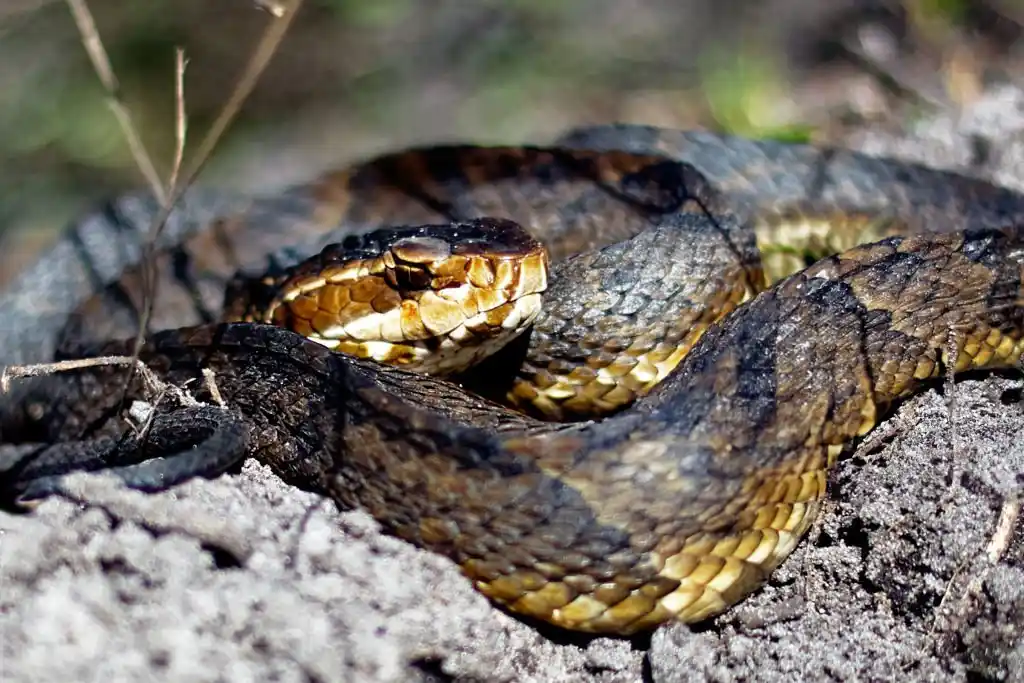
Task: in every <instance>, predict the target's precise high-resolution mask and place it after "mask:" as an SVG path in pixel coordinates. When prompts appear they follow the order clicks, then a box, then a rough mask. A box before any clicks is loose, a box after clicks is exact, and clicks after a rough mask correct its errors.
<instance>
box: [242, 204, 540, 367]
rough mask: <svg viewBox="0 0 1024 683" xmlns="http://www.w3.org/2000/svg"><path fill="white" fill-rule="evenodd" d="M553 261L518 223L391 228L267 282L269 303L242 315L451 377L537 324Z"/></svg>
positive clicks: (321, 341) (368, 355) (337, 348)
mask: <svg viewBox="0 0 1024 683" xmlns="http://www.w3.org/2000/svg"><path fill="white" fill-rule="evenodd" d="M548 262H549V261H548V255H547V251H546V249H545V248H544V246H543V245H542V244H541V243H540V242H538V241H537V240H535V239H534V238H533V237H531V236H530V235H529V234H528V233H526V231H525V230H524V229H523V228H521V227H520V226H519V225H518V224H515V223H513V222H511V221H504V220H496V219H480V220H476V221H470V222H467V223H460V224H456V225H454V226H441V225H437V226H434V225H427V226H417V227H403V228H394V229H388V230H382V231H377V232H375V233H370V234H368V235H365V236H363V237H362V238H361V239H347V240H346V241H344V242H342V243H337V244H331V245H329V246H328V247H326V248H325V249H324V250H323V251H322V252H321V253H320V254H318V255H317V256H314V257H312V258H310V259H307V260H305V261H303V262H301V263H300V264H299V265H297V266H295V267H294V268H292V269H290V270H289V271H288V272H287V273H286V274H284V275H282V276H279V277H277V278H274V279H272V280H270V281H264V282H263V283H262V284H263V285H264V286H268V287H270V290H271V292H272V295H271V296H270V297H269V300H267V301H265V302H264V303H259V304H255V305H252V306H251V307H250V309H249V311H248V312H247V313H246V314H245V315H244V316H242V317H241V319H242V320H244V321H247V322H263V323H270V324H275V325H278V326H281V327H285V328H287V329H290V330H292V331H294V332H297V333H299V334H301V335H303V336H304V337H307V338H309V339H311V340H313V341H315V342H317V343H319V344H322V345H324V346H326V347H327V348H330V349H333V350H335V351H340V352H343V353H347V354H349V355H353V356H358V357H361V358H370V359H373V360H375V361H378V362H381V363H386V364H389V365H398V366H401V367H403V368H404V369H406V370H410V371H414V372H421V373H429V374H437V375H448V374H452V373H456V372H461V371H463V370H465V369H467V368H468V367H470V366H472V365H473V364H474V363H476V362H477V361H478V360H480V359H481V358H483V357H486V356H489V355H491V354H493V353H494V352H496V351H497V350H498V349H500V348H501V347H503V346H504V345H505V344H507V343H508V342H510V341H511V340H512V339H514V338H516V337H517V336H519V335H520V334H522V333H523V332H524V331H525V330H526V329H527V328H528V327H529V326H530V325H531V324H532V323H533V321H534V320H535V319H536V317H537V315H538V314H539V313H540V311H541V303H542V302H541V294H542V293H543V292H544V290H545V289H547V283H548Z"/></svg>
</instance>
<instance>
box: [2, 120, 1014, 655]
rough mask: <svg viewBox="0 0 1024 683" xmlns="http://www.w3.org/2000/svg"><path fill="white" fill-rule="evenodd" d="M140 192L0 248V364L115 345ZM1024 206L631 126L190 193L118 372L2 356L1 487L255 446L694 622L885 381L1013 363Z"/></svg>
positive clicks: (727, 589) (888, 398) (121, 340)
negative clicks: (396, 288)
mask: <svg viewBox="0 0 1024 683" xmlns="http://www.w3.org/2000/svg"><path fill="white" fill-rule="evenodd" d="M156 210H157V207H156V206H155V205H154V204H153V203H152V200H147V199H146V198H145V197H142V196H138V195H135V196H126V197H123V198H121V199H119V200H117V201H115V202H113V203H111V204H109V205H107V206H106V207H105V208H104V210H103V211H101V212H99V213H97V214H93V215H92V216H90V217H88V218H87V219H85V220H83V221H82V222H81V223H80V224H79V225H78V226H76V227H74V228H73V229H72V230H71V231H70V232H69V233H68V235H67V236H66V237H65V238H64V240H63V241H62V242H60V243H58V245H57V246H56V247H55V248H54V249H53V250H52V251H51V252H50V253H49V254H48V255H45V256H44V257H43V258H42V259H41V260H40V261H39V262H38V263H37V264H36V265H35V266H33V267H30V268H28V269H27V270H26V271H25V272H24V273H22V274H21V275H20V276H19V277H18V278H16V279H15V280H14V281H13V282H12V283H11V284H10V285H9V286H8V288H7V291H6V292H5V293H4V295H3V297H2V298H0V317H2V318H3V319H4V320H5V321H9V322H8V324H7V325H6V327H5V329H4V330H2V331H0V350H2V352H3V362H5V363H7V364H15V363H24V362H30V361H36V360H48V359H51V358H53V357H55V354H56V356H58V357H88V356H90V355H96V354H101V353H102V354H112V355H126V354H131V352H132V350H133V349H134V340H133V338H132V337H133V335H134V334H135V332H136V330H137V329H138V325H139V316H140V310H141V304H142V301H141V294H140V291H141V283H142V282H143V280H144V279H145V278H146V277H152V275H151V274H150V275H148V276H147V270H146V269H145V268H143V267H142V265H140V259H141V257H142V255H143V253H144V251H143V250H142V248H141V245H142V244H143V243H144V240H145V237H146V235H147V231H148V228H149V224H150V221H151V220H152V216H153V215H154V213H156ZM1022 218H1024V197H1022V196H1021V195H1019V194H1017V193H1015V192H1013V191H1011V190H1009V189H1006V188H1002V187H999V186H997V185H993V184H991V183H988V182H987V181H983V180H980V179H976V178H972V177H970V176H966V175H960V174H956V173H953V172H949V171H943V170H938V169H932V168H928V167H925V166H921V165H917V164H913V163H910V162H906V161H901V160H896V159H884V158H878V157H872V156H867V155H864V154H861V153H857V152H853V151H849V150H844V149H840V148H827V147H821V146H815V145H807V144H791V143H782V142H774V141H767V140H760V141H759V140H750V139H745V138H740V137H734V136H727V135H720V134H716V133H711V132H704V131H681V130H671V129H662V128H655V127H649V126H641V125H635V124H609V125H600V126H592V127H586V128H580V129H576V130H574V131H570V132H569V133H567V134H565V135H564V136H562V137H561V138H559V139H558V140H556V141H555V142H554V143H552V144H550V145H548V146H479V145H470V144H465V145H441V146H433V147H422V148H414V149H408V150H401V151H397V152H391V153H385V154H383V155H381V156H379V157H376V158H372V159H369V160H366V161H363V162H359V163H356V164H354V165H351V166H348V167H346V168H344V169H342V170H340V171H337V172H331V173H328V174H325V175H324V176H322V177H320V178H318V179H316V180H315V181H313V182H311V183H306V184H302V185H298V186H295V187H292V188H290V189H288V190H285V191H283V192H280V193H277V194H274V195H271V196H266V197H255V198H253V197H247V196H233V195H231V196H229V195H228V194H226V193H220V192H208V191H205V190H197V191H196V192H194V193H193V194H192V195H189V196H186V197H185V199H184V201H183V203H182V204H181V205H180V206H179V207H178V208H177V209H176V210H175V212H173V213H172V214H171V218H170V224H169V227H168V229H167V230H166V231H165V232H164V233H163V235H162V237H161V238H160V241H158V243H157V244H158V246H159V250H158V251H157V252H156V259H155V261H156V264H157V265H158V266H159V268H158V269H157V270H156V271H155V273H156V276H155V277H156V278H157V285H158V286H157V288H156V290H155V291H156V297H155V304H154V308H153V317H152V319H151V321H150V322H151V329H152V330H153V331H152V332H151V333H150V334H149V335H148V336H147V338H146V340H145V344H143V346H142V350H141V352H140V359H141V361H142V362H143V363H144V364H145V366H146V367H147V368H148V370H147V372H140V371H136V370H135V369H133V366H131V364H126V365H120V364H99V365H95V366H90V367H85V368H80V369H77V370H74V371H69V372H61V373H56V374H52V375H49V376H44V377H35V378H31V379H29V380H22V381H18V382H15V383H14V384H13V386H12V388H11V390H10V391H9V392H8V393H7V394H6V395H5V396H4V397H3V402H2V403H0V443H2V445H0V494H2V496H0V497H2V498H3V499H4V500H5V501H7V502H9V503H19V502H22V501H28V500H31V499H34V498H38V497H43V496H45V495H48V494H50V493H53V492H55V491H57V490H59V481H60V477H61V476H62V475H63V474H65V473H67V472H69V471H71V470H76V469H83V470H110V471H112V472H114V473H115V474H117V475H118V476H120V477H121V478H122V479H123V480H124V481H125V482H126V483H127V484H128V485H129V486H132V487H135V488H139V489H142V490H162V489H165V488H168V487H169V486H171V485H173V484H175V483H177V482H179V481H182V480H184V479H186V478H189V477H192V476H199V475H201V476H217V475H218V474H220V473H222V472H224V471H226V470H227V469H229V468H230V467H231V466H232V465H233V464H235V463H237V462H238V461H239V460H241V459H243V458H246V457H254V458H257V459H258V460H260V461H261V462H264V463H266V464H267V465H269V466H270V467H271V468H272V469H273V471H274V472H275V473H277V474H278V475H279V476H281V477H282V478H283V479H284V480H285V481H287V482H289V483H291V484H294V485H296V486H299V487H302V488H305V489H309V490H313V491H317V492H319V493H321V494H323V495H326V496H329V497H330V498H332V499H333V500H334V501H336V502H337V503H338V505H339V506H341V507H343V508H360V509H363V510H366V511H367V512H369V513H370V514H371V515H372V516H373V517H374V518H376V519H377V520H378V521H379V523H380V524H381V525H382V527H383V529H385V530H386V531H387V532H388V533H391V534H393V535H395V536H397V537H399V538H402V539H405V540H407V541H409V542H411V543H413V544H415V545H417V546H419V547H422V548H425V549H427V550H430V551H433V552H435V553H438V554H441V555H443V556H445V557H448V558H450V559H451V560H452V561H453V562H455V563H456V564H457V565H458V566H459V567H460V569H461V571H462V573H463V574H464V575H465V576H466V577H467V579H468V580H469V581H471V582H472V585H473V586H474V587H475V588H476V589H477V590H478V591H480V592H481V593H483V594H484V595H486V596H487V597H488V598H489V599H491V600H492V601H493V602H494V603H495V604H497V605H499V606H501V607H503V608H504V609H506V610H508V611H510V612H512V613H513V614H516V615H519V616H521V617H523V618H526V619H533V620H539V621H540V622H546V623H549V624H552V625H554V626H556V627H559V628H562V629H568V630H573V631H583V632H589V633H599V634H616V635H627V636H628V635H631V634H635V633H639V632H644V631H649V630H651V629H653V628H656V627H658V626H660V625H662V624H665V623H668V622H673V621H682V622H688V623H692V622H697V621H701V620H704V619H707V618H709V617H712V616H714V615H717V614H720V613H721V612H723V611H725V610H726V609H728V608H729V607H731V606H732V605H734V604H736V603H737V602H739V601H740V600H742V599H743V598H744V597H745V596H747V595H749V594H750V593H751V592H753V591H755V590H756V589H757V588H758V587H759V586H761V585H763V584H764V582H765V581H766V580H767V578H768V577H769V576H770V574H771V572H772V571H773V570H774V569H775V568H776V567H777V566H778V565H779V564H780V563H781V562H782V561H783V560H784V559H785V558H786V557H787V556H788V555H789V554H790V553H791V552H792V551H793V550H794V548H795V547H796V546H797V545H798V543H799V542H800V540H801V538H803V537H804V536H805V534H806V533H807V531H808V529H809V528H810V527H811V525H812V523H813V521H814V519H815V517H816V515H817V514H818V512H819V511H820V509H821V507H822V504H823V500H824V499H825V497H826V494H827V489H828V474H829V472H830V469H831V468H832V466H833V465H834V464H835V463H836V461H837V460H838V459H839V458H840V457H841V456H842V455H843V453H845V452H847V451H848V450H849V449H850V448H852V447H853V445H855V444H856V443H857V442H858V440H859V439H861V438H863V437H864V436H865V435H866V434H868V433H869V432H870V431H871V430H872V429H873V428H874V427H875V426H876V425H877V424H878V423H879V422H880V421H881V420H882V419H884V417H885V415H886V413H887V412H888V411H889V410H890V409H891V408H892V406H893V405H894V404H895V403H897V402H898V401H900V400H902V399H904V398H906V397H908V396H910V395H912V394H913V393H915V392H917V391H920V389H921V388H922V387H925V386H928V384H929V383H933V382H935V381H940V380H942V379H943V378H946V379H947V381H949V380H950V378H951V377H952V375H953V374H954V373H959V372H963V371H967V370H977V369H981V370H987V369H993V368H1012V367H1016V366H1020V364H1021V362H1022V356H1024V284H1022V283H1024V223H1022V220H1021V219H1022ZM396 226H403V227H400V228H396ZM517 226H518V227H521V228H523V229H524V230H525V233H523V232H517V231H516V229H517ZM538 245H542V246H543V251H541V250H539V249H538ZM352 253H355V254H356V258H355V259H354V260H352V259H351V254H352ZM449 258H455V264H456V265H455V266H452V265H450V264H451V261H449V260H448V259H449ZM346 259H348V260H346ZM353 264H354V265H353ZM357 276H358V277H357ZM364 276H369V277H370V284H356V283H364V282H365V280H363V279H361V278H363V277H364ZM399 281H402V282H405V283H407V284H409V283H412V285H413V288H414V289H415V288H416V287H420V288H421V289H424V291H421V292H419V293H417V294H416V295H415V296H412V295H410V296H408V297H405V298H402V297H398V298H396V297H395V295H394V294H393V293H392V289H390V287H392V286H393V285H395V284H396V283H398V282H399ZM438 283H441V285H440V288H439V289H430V287H427V285H431V286H438ZM426 289H430V291H425V290H426ZM494 290H500V291H498V292H497V293H495V291H494ZM225 292H227V295H225ZM541 295H542V296H541ZM403 296H404V295H403ZM399 299H400V300H399ZM442 299H443V300H442ZM341 303H345V304H346V305H352V306H354V307H355V308H354V309H352V310H355V311H356V312H355V313H343V314H341V317H342V320H341V322H338V319H337V318H336V317H332V318H330V320H329V321H328V320H327V318H326V317H325V316H326V315H327V314H328V313H330V314H332V315H333V314H336V313H338V311H340V310H341V308H342V306H341ZM346 310H349V309H346ZM395 311H399V312H398V313H396V312H395ZM438 311H440V313H439V312H438ZM499 312H500V313H501V315H498V313H499ZM346 316H347V317H346ZM365 316H370V318H367V317H365ZM507 316H510V317H507ZM508 319H511V320H512V322H511V323H508V324H506V323H505V322H504V321H505V320H508ZM367 320H371V321H372V322H366V321H367ZM268 323H283V324H268ZM368 327H369V328H373V329H374V330H376V332H377V333H380V334H382V335H383V337H385V338H386V341H389V343H388V344H387V345H385V346H381V345H380V344H379V343H378V342H377V341H372V340H368V339H367V338H365V337H366V335H365V334H364V332H365V330H366V329H367V328H368ZM410 330H412V331H414V332H415V333H416V334H413V335H412V337H406V336H403V335H402V334H399V332H409V331H410ZM424 331H429V332H431V334H432V333H433V332H435V331H440V332H444V333H445V334H447V335H448V336H444V337H443V339H439V338H435V337H433V336H431V335H425V333H424ZM341 333H344V335H347V336H344V335H342V336H344V338H343V339H342V338H341V337H339V334H341ZM417 334H418V335H419V336H416V335H417ZM452 335H454V336H452ZM410 339H411V341H410ZM467 340H473V341H474V343H476V342H480V343H481V345H482V346H484V347H487V352H486V354H484V353H483V352H479V353H478V352H477V351H476V350H473V351H468V352H463V351H461V350H460V349H461V348H462V343H463V342H466V341H467ZM346 345H347V346H346ZM491 347H500V348H491ZM474 348H476V347H474ZM345 350H347V351H362V352H363V355H366V356H368V357H366V358H360V357H357V356H353V355H351V354H349V353H341V352H339V351H345ZM446 350H447V352H450V353H448V355H447V356H445V355H444V353H442V356H443V357H445V358H447V359H448V360H445V361H443V362H442V361H437V362H435V361H431V360H426V361H424V359H426V358H432V357H433V356H430V355H428V354H425V351H429V352H436V351H441V352H446ZM483 355H487V356H488V357H486V358H482V356H483ZM423 362H425V363H426V366H427V367H426V369H427V370H429V371H434V375H431V374H423V373H422V372H417V371H416V368H415V367H413V366H414V365H415V364H417V363H423ZM388 363H392V364H388ZM464 365H469V366H472V367H469V368H468V369H465V368H463V366H464ZM456 366H457V367H456ZM480 368H484V369H483V370H482V371H481V370H480ZM420 369H422V368H420ZM438 371H439V372H438ZM459 373H461V374H459ZM435 375H440V376H435ZM154 381H155V382H163V383H165V385H169V386H173V387H178V388H179V392H180V393H182V394H183V396H182V397H180V398H179V400H177V401H175V400H170V399H165V400H163V401H153V400H152V399H153V382H154ZM125 397H127V398H128V401H125ZM132 400H144V401H145V402H144V403H143V404H142V405H144V406H145V407H147V409H148V410H149V416H150V419H149V420H148V423H147V424H146V426H145V429H135V428H130V427H129V426H128V425H129V424H130V422H129V420H128V418H126V417H125V407H126V405H127V404H129V403H131V401H132ZM197 400H198V401H199V402H198V403H197V402H196V401H197ZM136 405H138V404H136Z"/></svg>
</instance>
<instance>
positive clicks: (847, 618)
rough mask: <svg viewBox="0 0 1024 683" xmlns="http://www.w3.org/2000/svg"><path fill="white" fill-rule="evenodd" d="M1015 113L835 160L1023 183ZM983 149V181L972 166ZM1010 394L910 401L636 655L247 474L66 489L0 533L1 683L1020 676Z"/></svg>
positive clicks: (1011, 380) (84, 480) (984, 382)
mask: <svg viewBox="0 0 1024 683" xmlns="http://www.w3.org/2000/svg"><path fill="white" fill-rule="evenodd" d="M1021 131H1024V95H1021V94H1020V93H1018V92H1016V91H1011V90H1002V91H997V92H995V93H993V94H992V95H990V96H988V97H986V99H985V100H983V101H981V102H979V103H976V104H975V105H974V106H972V107H971V108H969V109H968V110H967V111H965V112H964V113H963V114H962V115H960V116H958V117H956V118H955V119H954V118H952V117H950V118H940V119H935V120H930V121H923V122H920V123H918V124H916V125H915V126H913V129H912V130H908V131H901V132H898V133H894V134H893V135H886V134H880V133H875V134H871V135H864V136H862V137H860V138H858V139H856V140H853V141H852V144H853V145H855V146H857V147H860V148H862V149H865V150H869V151H872V152H878V153H882V152H887V153H890V154H896V155H901V156H904V157H908V158H917V159H924V160H927V161H929V162H931V163H933V164H936V165H941V166H947V167H959V168H966V167H971V166H974V167H975V171H976V172H978V173H980V174H982V175H989V176H992V177H995V178H997V179H999V180H1000V181H1002V182H1005V183H1007V184H1013V185H1015V186H1017V187H1021V183H1020V182H1019V181H1018V180H1017V178H1018V177H1019V176H1021V173H1020V171H1021V170H1022V169H1024V144H1022V143H1021V142H1020V141H1019V138H1021V135H1020V133H1021ZM979 153H980V157H981V161H982V162H983V163H981V164H978V163H977V162H978V161H979ZM1022 394H1024V382H1022V380H1021V379H1020V377H1018V376H1014V375H1013V374H1012V373H1010V374H1007V375H1006V376H999V377H987V378H970V379H965V380H962V381H960V382H959V383H958V384H957V385H956V388H955V392H954V396H955V402H954V407H953V409H952V411H950V410H949V409H948V404H947V401H946V397H944V396H943V394H942V391H941V388H939V389H936V390H932V391H929V392H926V393H924V394H922V395H920V396H918V397H916V398H914V399H911V400H909V401H907V402H906V403H905V404H904V405H903V406H901V407H900V409H899V410H898V411H896V413H895V414H894V415H893V416H892V417H891V418H890V419H889V420H887V421H886V422H885V423H884V424H883V425H882V426H881V427H880V428H879V429H878V430H876V432H875V434H873V435H872V436H871V437H870V438H869V442H868V443H866V444H864V445H863V446H862V447H861V448H860V449H859V450H858V451H857V452H856V454H855V455H854V456H853V457H851V458H848V459H846V460H844V461H843V462H842V463H841V464H840V465H839V467H838V468H837V470H836V472H835V475H834V477H833V479H832V482H831V496H830V501H831V502H830V504H829V505H828V507H827V509H826V513H825V514H824V515H823V516H822V518H821V520H820V521H819V523H818V524H817V525H816V526H815V527H814V529H813V530H812V533H811V534H810V536H809V537H808V539H807V540H806V541H805V542H804V543H802V544H801V546H800V547H799V548H798V550H797V551H796V552H795V553H794V555H793V556H792V557H791V558H790V559H789V560H788V561H787V562H786V563H785V564H784V565H783V567H782V568H780V569H779V570H778V571H777V572H776V573H775V574H774V575H773V577H772V579H771V582H770V584H769V585H768V586H767V587H766V588H765V589H764V590H762V591H760V592H759V593H757V594H756V595H754V596H753V597H751V598H750V599H748V600H746V601H744V602H743V603H741V604H740V605H739V606H737V607H736V608H734V609H733V610H731V611H730V612H729V613H727V614H726V615H724V616H722V617H720V618H718V619H715V620H713V621H711V622H709V623H705V624H701V625H699V626H698V627H695V628H688V627H685V626H681V625H680V626H671V627H666V628H663V629H661V630H659V631H657V632H655V633H654V634H653V635H651V636H649V637H645V638H639V639H636V640H633V641H629V640H616V639H607V638H578V637H574V636H571V635H567V634H565V633H561V632H547V631H543V630H541V631H538V630H537V629H536V628H534V627H531V626H528V625H526V624H523V623H521V622H519V621H517V620H516V619H514V618H512V617H510V616H508V615H506V614H504V613H502V612H501V611H499V610H497V609H495V608H493V607H492V606H491V605H490V604H489V603H488V602H487V601H486V600H485V599H484V598H483V597H481V596H479V595H478V594H476V593H475V592H474V591H473V590H472V589H471V588H470V587H469V585H468V583H467V582H466V581H464V580H463V579H462V578H461V576H460V575H459V573H458V572H457V571H456V569H455V567H454V566H453V565H452V564H451V563H449V562H448V561H447V560H444V559H442V558H439V557H436V556H433V555H431V554H428V553H425V552H420V551H418V550H416V549H415V548H413V547H412V546H409V545H408V544H405V543H403V542H401V541H398V540H395V539H393V538H390V537H387V536H383V535H381V534H380V533H379V532H378V529H377V526H376V524H375V523H374V522H373V520H372V519H370V518H369V517H368V516H367V515H365V514H363V513H360V512H346V513H341V512H338V511H337V510H336V509H335V508H334V506H333V505H332V504H330V503H328V502H325V501H323V500H320V499H318V498H317V497H316V496H313V495H310V494H307V493H303V492H300V491H298V490H295V489H293V488H291V487H288V486H286V485H284V484H283V483H282V482H281V481H280V480H278V479H277V478H276V477H275V476H274V475H272V474H271V473H270V472H269V471H268V470H267V469H266V468H264V467H262V466H260V465H257V464H255V463H252V462H250V463H248V464H246V465H245V467H244V468H243V469H242V471H241V473H239V474H236V475H230V476H224V477H222V478H220V479H218V480H215V481H196V482H192V483H189V484H187V485H184V486H181V487H179V488H177V489H175V490H173V491H170V492H167V493H164V494H161V495H152V496H146V495H142V494H137V493H134V492H129V491H125V490H123V489H120V488H119V487H117V486H116V485H115V484H113V483H112V482H110V481H108V480H107V479H105V478H102V477H94V476H81V475H79V476H77V477H75V478H74V479H73V480H72V481H71V482H70V483H69V491H70V495H69V496H68V497H67V498H63V499H52V500H49V501H46V502H44V503H43V504H42V505H40V506H39V507H38V508H37V509H36V510H35V511H34V512H33V513H32V514H28V515H20V516H14V515H9V514H5V513H0V679H2V680H5V681H51V680H52V681H67V680H81V681H88V680H104V681H106V680H133V681H147V680H154V681H155V680H159V681H255V680H276V681H346V680H349V681H368V682H372V681H407V680H411V681H417V680H421V681H449V680H451V681H689V680H697V681H699V680H714V681H730V680H764V681H774V680H780V681H781V680H808V681H813V680H887V679H900V680H909V681H917V680H921V681H924V680H929V681H945V680H952V681H989V680H991V681H996V680H1024V635H1022V633H1024V542H1022V538H1024V536H1022V533H1021V532H1022V525H1021V523H1020V522H1019V521H1018V520H1017V518H1016V516H1015V515H1014V513H1015V511H1016V506H1015V505H1016V501H1017V500H1018V499H1017V496H1018V495H1019V493H1020V488H1021V482H1022V478H1021V477H1022V473H1024V398H1022Z"/></svg>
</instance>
